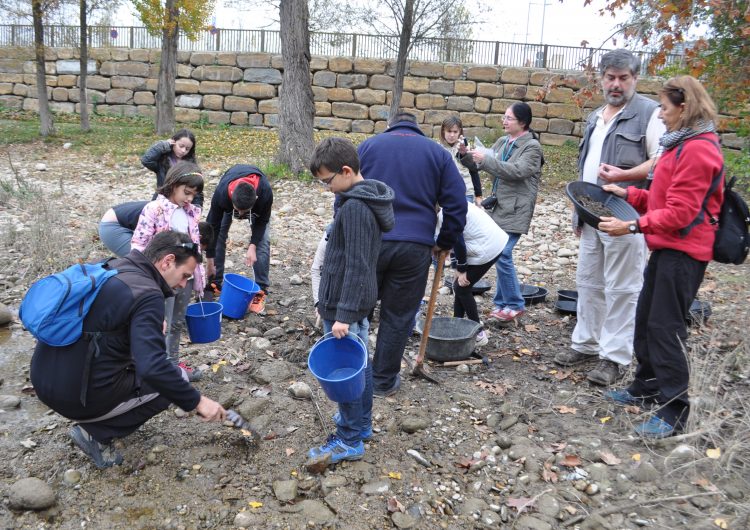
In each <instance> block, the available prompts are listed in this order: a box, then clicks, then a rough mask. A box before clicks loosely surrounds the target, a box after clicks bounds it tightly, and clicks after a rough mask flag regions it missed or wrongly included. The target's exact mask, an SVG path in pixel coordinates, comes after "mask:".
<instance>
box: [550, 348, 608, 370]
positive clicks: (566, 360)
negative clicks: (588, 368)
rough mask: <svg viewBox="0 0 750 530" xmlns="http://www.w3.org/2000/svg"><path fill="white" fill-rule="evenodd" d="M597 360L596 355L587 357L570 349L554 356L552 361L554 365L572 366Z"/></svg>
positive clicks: (586, 354)
mask: <svg viewBox="0 0 750 530" xmlns="http://www.w3.org/2000/svg"><path fill="white" fill-rule="evenodd" d="M597 358H598V357H597V356H596V354H593V355H589V354H588V353H581V352H579V351H576V350H574V349H572V348H571V349H569V350H565V351H563V352H560V353H558V354H557V355H555V359H554V360H555V364H559V365H560V366H574V365H576V364H581V363H585V362H586V361H590V360H592V359H597Z"/></svg>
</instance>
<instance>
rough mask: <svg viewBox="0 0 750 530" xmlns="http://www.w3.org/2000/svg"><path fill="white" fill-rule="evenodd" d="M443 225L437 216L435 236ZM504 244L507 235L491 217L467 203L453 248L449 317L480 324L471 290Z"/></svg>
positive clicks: (483, 336)
mask: <svg viewBox="0 0 750 530" xmlns="http://www.w3.org/2000/svg"><path fill="white" fill-rule="evenodd" d="M442 222H443V216H442V212H441V213H439V214H438V224H437V227H436V231H435V233H436V234H437V233H438V232H439V231H440V225H441V224H442ZM507 242H508V234H506V233H505V231H504V230H503V229H502V228H500V227H499V226H497V224H496V223H495V221H493V220H492V217H490V216H489V214H488V213H487V212H485V211H484V210H483V209H482V208H479V207H478V206H476V205H475V204H473V203H469V204H468V210H467V211H466V226H465V227H464V231H463V234H462V235H461V236H459V238H458V240H457V241H456V244H455V246H454V247H453V252H454V254H455V256H456V262H457V264H456V270H457V273H456V278H455V279H454V280H453V292H454V293H455V298H454V299H453V316H454V317H457V318H464V316H466V317H467V318H469V319H470V320H473V321H474V322H480V320H479V312H478V310H477V303H476V301H475V300H474V295H473V294H472V287H473V286H474V284H475V283H477V282H478V281H479V280H481V279H482V276H484V275H485V274H486V273H487V271H488V270H490V267H492V266H493V265H494V264H495V262H496V261H497V259H498V258H499V257H500V254H501V253H502V252H503V249H504V248H505V244H506V243H507ZM488 340H489V339H488V338H487V332H486V331H484V330H481V331H480V332H479V334H478V335H477V345H478V346H484V345H485V344H487V342H488Z"/></svg>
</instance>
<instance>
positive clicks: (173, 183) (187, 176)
mask: <svg viewBox="0 0 750 530" xmlns="http://www.w3.org/2000/svg"><path fill="white" fill-rule="evenodd" d="M202 191H203V174H202V173H201V169H200V167H198V165H197V164H194V163H192V162H178V163H177V164H175V165H174V166H172V167H171V168H170V169H169V171H168V172H167V176H166V179H165V180H164V185H162V186H161V187H160V188H159V189H158V190H157V192H158V195H157V197H156V199H155V200H153V201H151V202H149V203H148V204H147V205H146V206H145V207H144V208H143V211H142V212H141V216H140V218H139V219H138V224H137V225H136V227H135V230H134V231H133V239H132V240H131V242H130V247H131V248H132V249H137V250H140V251H143V249H144V248H146V245H148V244H149V243H150V242H151V240H152V239H153V237H154V235H156V234H158V233H159V232H164V231H166V230H173V231H175V232H183V233H187V234H189V235H190V239H192V240H193V243H195V244H196V245H200V234H199V232H198V222H199V220H200V215H201V209H200V207H198V206H195V205H194V204H192V202H193V198H194V197H195V196H196V195H197V194H200V193H201V192H202ZM205 278H206V273H205V270H204V268H203V265H198V266H197V267H196V268H195V275H194V277H193V279H192V280H190V281H188V284H187V285H186V286H185V287H184V288H182V289H176V290H175V296H174V297H171V298H167V302H166V308H165V319H166V321H167V337H166V343H167V355H168V356H169V358H170V359H171V360H172V361H173V362H174V363H175V364H178V352H179V349H180V335H181V334H182V331H183V329H184V328H185V311H186V309H187V306H188V303H190V296H191V292H192V291H195V292H196V293H197V294H198V296H202V294H203V289H204V287H205ZM180 366H181V367H182V368H184V369H185V370H186V371H187V373H188V377H189V378H190V380H191V381H195V380H197V379H199V378H200V373H199V372H197V371H193V370H191V369H189V368H187V366H185V365H184V363H180Z"/></svg>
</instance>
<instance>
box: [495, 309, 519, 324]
mask: <svg viewBox="0 0 750 530" xmlns="http://www.w3.org/2000/svg"><path fill="white" fill-rule="evenodd" d="M524 313H526V310H525V309H511V308H510V307H506V308H505V309H503V310H502V311H500V312H498V313H497V314H495V311H493V312H492V313H490V317H492V318H494V319H495V320H498V321H500V322H513V321H514V320H515V319H517V318H518V317H520V316H521V315H523V314H524Z"/></svg>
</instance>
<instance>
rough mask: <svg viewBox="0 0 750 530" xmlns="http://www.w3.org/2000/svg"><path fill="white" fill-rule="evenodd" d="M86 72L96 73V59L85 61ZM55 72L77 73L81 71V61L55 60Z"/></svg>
mask: <svg viewBox="0 0 750 530" xmlns="http://www.w3.org/2000/svg"><path fill="white" fill-rule="evenodd" d="M86 72H88V73H89V74H94V73H96V61H88V62H87V63H86ZM57 73H58V74H76V75H78V74H80V73H81V62H80V61H70V60H65V61H57Z"/></svg>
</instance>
